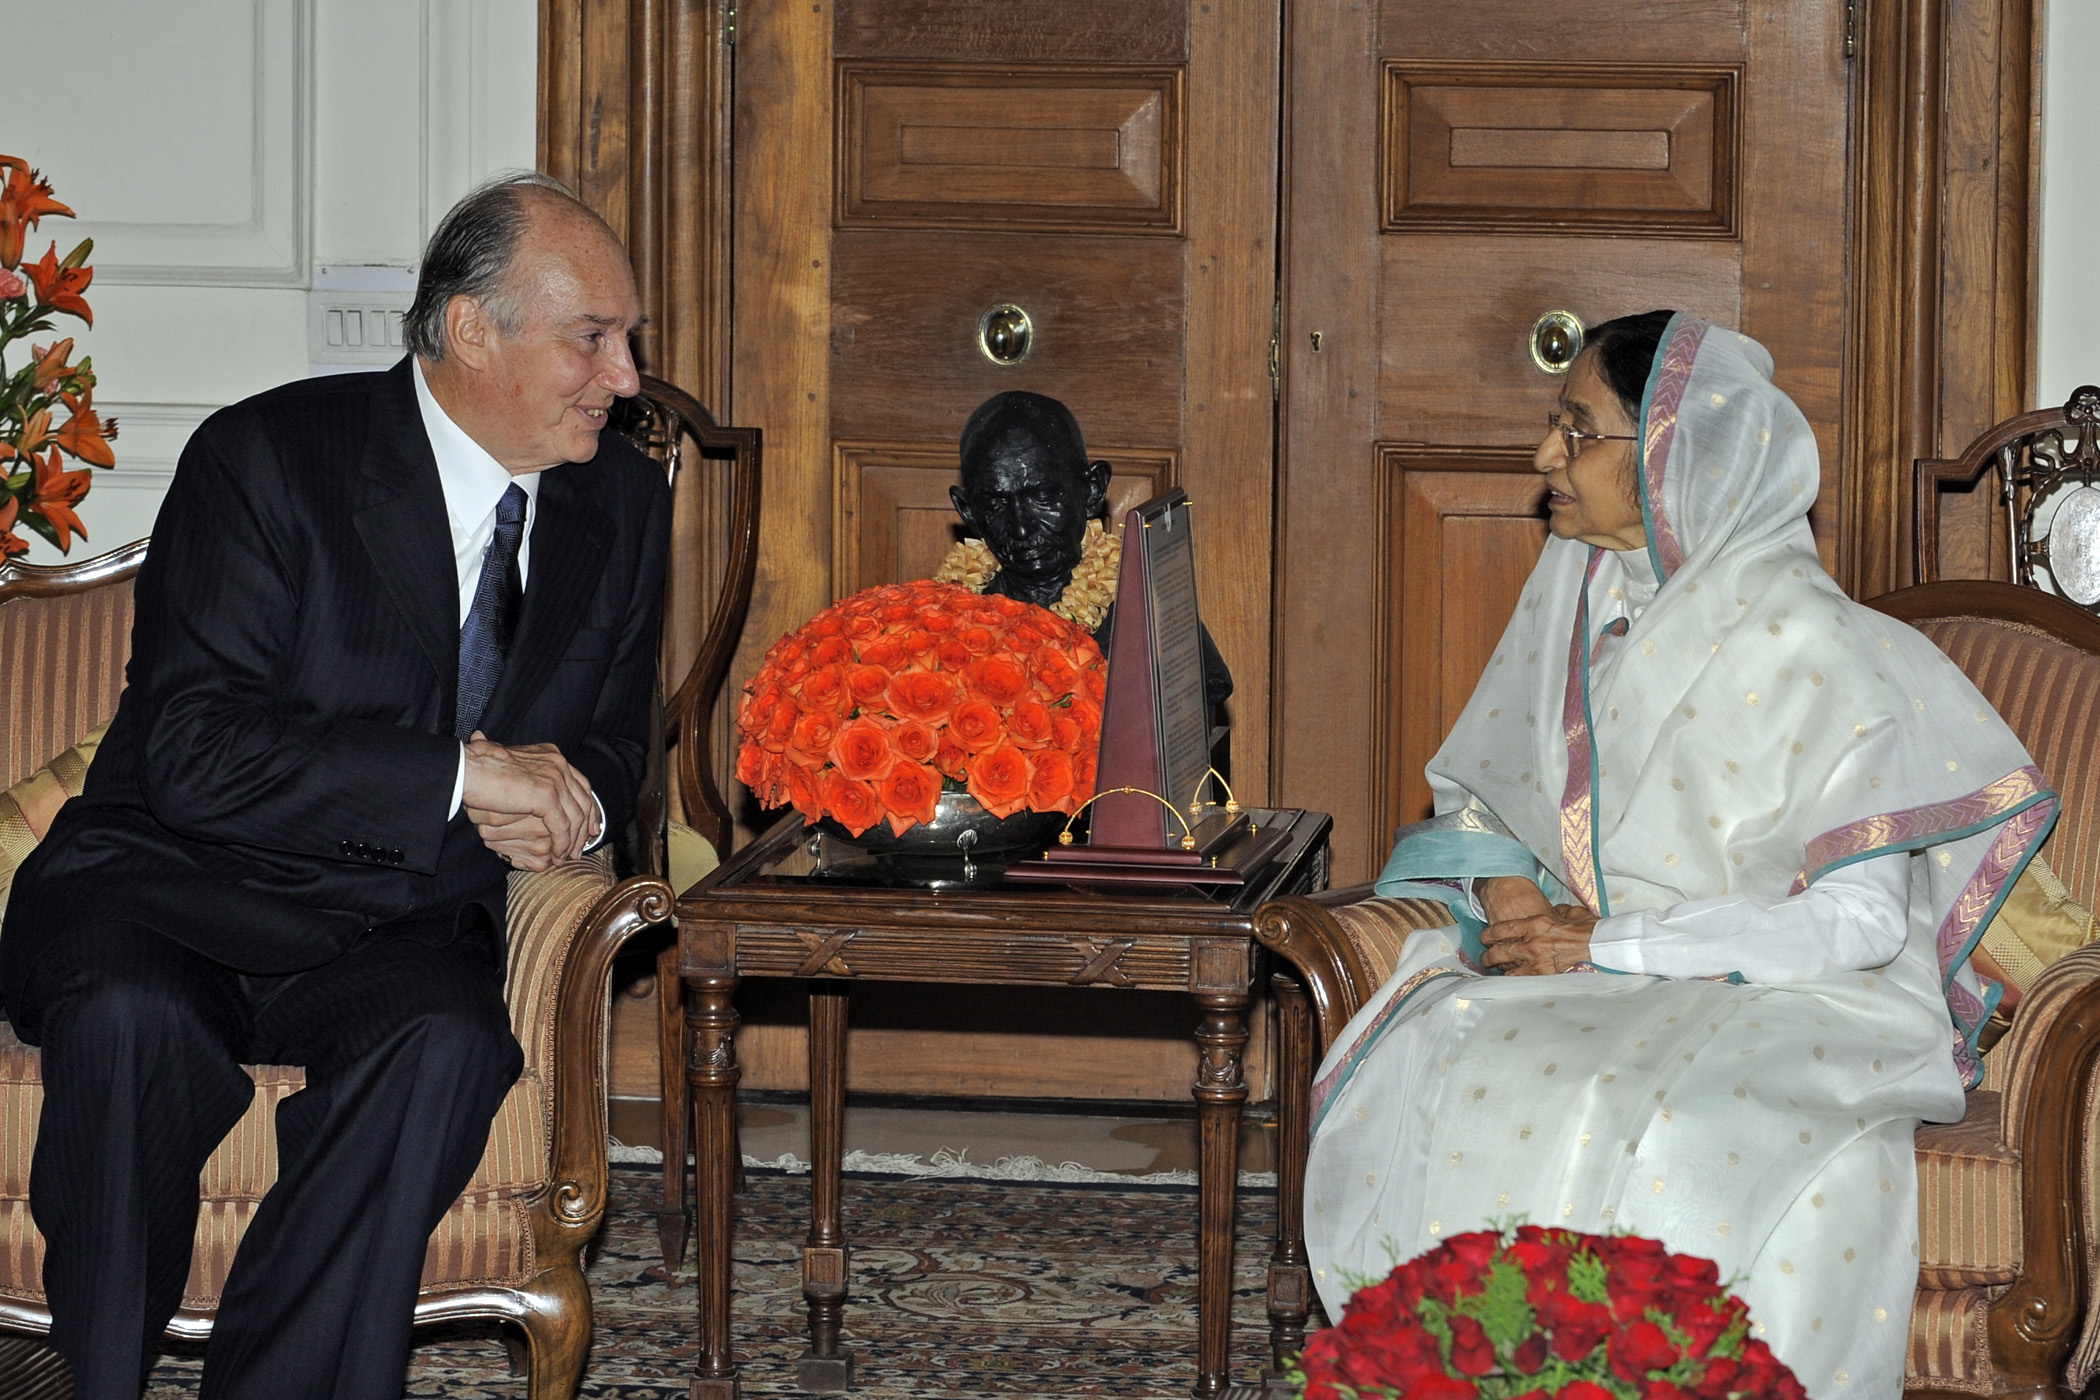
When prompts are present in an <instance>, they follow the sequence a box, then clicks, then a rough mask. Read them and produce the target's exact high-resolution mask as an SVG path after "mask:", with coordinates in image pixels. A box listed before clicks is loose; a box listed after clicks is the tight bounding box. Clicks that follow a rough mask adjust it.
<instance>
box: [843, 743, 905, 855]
mask: <svg viewBox="0 0 2100 1400" xmlns="http://www.w3.org/2000/svg"><path fill="white" fill-rule="evenodd" d="M831 761H832V762H833V763H836V764H837V765H838V766H839V771H840V772H841V773H843V774H845V775H846V776H847V777H849V778H851V779H853V780H854V781H855V782H880V781H881V780H882V775H883V774H885V773H887V772H889V771H890V765H891V764H892V763H895V762H896V761H897V755H896V754H895V753H893V752H892V751H891V749H890V736H889V731H888V730H886V729H884V728H883V727H882V726H881V725H879V724H877V723H876V722H875V721H874V720H872V719H865V718H863V719H857V720H855V721H853V723H851V724H849V725H847V726H846V727H845V728H844V729H841V730H840V731H839V732H838V737H837V738H836V739H834V740H832V742H831ZM854 834H855V835H858V834H859V833H858V832H856V833H854Z"/></svg>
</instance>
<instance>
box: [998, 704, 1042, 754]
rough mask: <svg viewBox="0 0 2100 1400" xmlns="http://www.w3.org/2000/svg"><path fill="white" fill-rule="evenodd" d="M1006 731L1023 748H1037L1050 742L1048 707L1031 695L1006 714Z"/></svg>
mask: <svg viewBox="0 0 2100 1400" xmlns="http://www.w3.org/2000/svg"><path fill="white" fill-rule="evenodd" d="M1006 733H1007V735H1008V737H1010V738H1011V739H1012V740H1013V741H1014V742H1015V743H1017V744H1019V745H1020V746H1021V747H1022V748H1024V749H1039V748H1041V747H1043V745H1045V744H1047V743H1049V742H1050V738H1051V734H1052V725H1051V721H1050V707H1049V706H1048V705H1045V704H1044V703H1043V702H1042V701H1041V700H1039V699H1037V698H1036V697H1035V696H1033V695H1031V696H1028V697H1027V698H1025V699H1023V700H1022V701H1020V702H1019V703H1018V704H1016V705H1015V706H1014V707H1013V709H1012V710H1011V711H1009V712H1008V714H1007V716H1006Z"/></svg>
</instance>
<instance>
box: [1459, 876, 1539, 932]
mask: <svg viewBox="0 0 2100 1400" xmlns="http://www.w3.org/2000/svg"><path fill="white" fill-rule="evenodd" d="M1473 893H1475V894H1476V895H1478V896H1479V897H1480V907H1481V909H1482V910H1484V911H1485V912H1486V914H1487V921H1488V922H1489V923H1491V924H1499V923H1501V922H1503V921H1504V920H1505V919H1528V918H1531V917H1533V916H1534V915H1538V914H1550V913H1552V912H1553V901H1552V900H1550V899H1548V898H1546V892H1545V891H1544V890H1541V889H1540V888H1539V885H1538V881H1536V880H1529V879H1526V878H1525V877H1524V876H1522V875H1496V876H1492V877H1490V878H1488V879H1485V880H1479V881H1475V882H1474V885H1473Z"/></svg>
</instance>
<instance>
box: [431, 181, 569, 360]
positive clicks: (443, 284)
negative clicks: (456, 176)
mask: <svg viewBox="0 0 2100 1400" xmlns="http://www.w3.org/2000/svg"><path fill="white" fill-rule="evenodd" d="M536 192H537V193H536ZM547 196H553V197H555V198H557V199H560V200H564V201H567V202H568V203H571V204H574V205H575V206H576V208H577V209H579V210H581V211H583V212H584V213H587V214H591V217H592V218H596V217H597V215H596V214H594V213H591V210H590V207H589V206H588V205H586V204H584V203H583V202H582V201H581V200H578V199H577V198H576V196H575V195H574V194H572V193H571V192H570V190H569V187H568V186H567V185H564V184H563V183H562V182H561V181H559V180H557V179H555V178H554V177H553V176H551V175H542V174H540V173H538V172H537V171H531V170H516V171H510V172H508V173H506V174H502V175H498V176H496V177H495V178H494V179H492V180H489V181H486V182H485V183H483V184H481V185H479V186H477V187H475V189H474V190H473V191H471V192H470V193H469V194H468V195H467V196H466V198H464V199H462V200H460V202H459V203H457V204H455V205H453V206H452V208H451V210H450V211H448V212H447V213H446V215H445V217H444V218H443V219H442V220H440V221H439V222H438V226H437V232H436V233H433V234H432V235H431V236H430V246H429V247H428V248H427V249H425V250H424V253H423V270H422V272H421V274H420V275H418V277H417V278H416V299H415V301H414V302H413V303H412V304H411V305H410V306H409V308H408V316H407V318H406V319H405V320H404V321H403V322H402V325H401V338H402V341H403V343H405V344H406V345H407V347H408V351H409V353H410V354H412V355H420V356H421V357H422V358H424V359H426V360H429V361H430V362H431V363H433V364H435V363H438V362H439V361H442V360H443V359H444V358H445V308H446V307H447V306H449V305H450V304H451V302H452V298H454V297H460V296H464V297H472V298H474V300H476V301H478V302H480V303H481V309H482V311H483V312H484V313H486V314H487V316H488V318H489V320H490V321H492V322H494V323H495V326H496V329H497V330H498V331H500V332H502V333H503V334H504V335H506V336H512V335H516V334H517V333H518V329H519V327H521V326H522V325H524V323H525V307H524V303H523V299H522V298H521V297H520V296H519V294H518V293H519V290H520V289H518V288H514V287H512V286H510V285H509V283H510V266H511V263H512V261H513V260H514V259H515V258H516V256H517V252H518V243H519V241H520V240H521V239H522V238H523V237H524V234H525V228H526V225H527V224H528V223H529V222H530V221H531V204H532V201H533V199H534V198H535V197H537V198H546V197H547Z"/></svg>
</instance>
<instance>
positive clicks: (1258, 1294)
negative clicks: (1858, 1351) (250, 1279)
mask: <svg viewBox="0 0 2100 1400" xmlns="http://www.w3.org/2000/svg"><path fill="white" fill-rule="evenodd" d="M656 1179H657V1178H656V1176H655V1174H654V1172H652V1171H644V1170H635V1169H631V1168H619V1169H615V1171H614V1172H613V1183H614V1184H613V1191H614V1196H613V1206H612V1211H611V1213H610V1217H609V1220H608V1224H607V1227H606V1231H605V1234H604V1235H603V1237H602V1238H601V1240H600V1243H599V1248H598V1252H597V1258H596V1261H595V1263H594V1264H593V1266H592V1268H591V1273H590V1277H591V1286H592V1289H593V1294H594V1297H595V1298H596V1300H597V1335H596V1340H595V1342H594V1344H593V1346H592V1350H591V1360H590V1365H589V1368H588V1370H587V1371H586V1372H585V1377H584V1383H583V1389H582V1392H581V1394H582V1395H584V1396H592V1397H599V1398H600V1400H685V1397H686V1394H687V1390H686V1384H687V1377H688V1375H689V1373H690V1370H689V1368H690V1367H691V1364H692V1357H693V1345H692V1329H693V1309H694V1307H695V1301H694V1291H693V1278H692V1274H691V1272H690V1259H689V1262H688V1271H687V1272H685V1273H684V1274H683V1275H682V1276H681V1277H680V1278H679V1279H677V1280H676V1281H675V1282H672V1281H668V1280H666V1278H665V1277H664V1271H663V1263H662V1260H661V1258H660V1257H659V1256H658V1254H657V1246H656V1226H655V1218H654V1217H653V1216H652V1215H650V1214H648V1209H649V1203H648V1195H647V1193H648V1191H649V1189H650V1188H651V1186H652V1185H653V1184H654V1183H655V1181H656ZM747 1182H748V1186H747V1189H746V1191H745V1193H744V1194H743V1195H742V1196H740V1197H738V1198H737V1214H738V1232H737V1245H736V1289H737V1294H736V1300H735V1337H736V1343H737V1354H738V1358H739V1360H740V1362H741V1364H742V1367H743V1391H744V1394H745V1395H747V1396H765V1395H799V1394H802V1393H803V1392H801V1391H800V1390H799V1389H798V1388H797V1386H796V1383H795V1359H796V1357H797V1356H799V1355H800V1354H801V1351H802V1334H801V1327H802V1321H803V1308H802V1293H801V1284H800V1279H799V1272H798V1271H799V1265H800V1258H801V1253H800V1251H801V1240H802V1235H803V1232H804V1231H805V1230H806V1229H807V1226H808V1218H807V1214H806V1212H807V1210H808V1205H809V1181H808V1178H807V1177H796V1176H784V1175H780V1174H777V1173H771V1172H758V1171H753V1172H750V1173H749V1174H748V1177H747ZM1274 1207H1275V1195H1274V1193H1273V1192H1263V1191H1255V1190H1242V1192H1241V1200H1240V1230H1239V1237H1240V1243H1239V1255H1238V1259H1237V1268H1236V1270H1235V1279H1234V1298H1233V1328H1234V1336H1233V1347H1232V1359H1233V1362H1234V1366H1233V1378H1234V1379H1235V1380H1238V1381H1251V1380H1254V1379H1255V1378H1256V1375H1257V1373H1258V1371H1259V1368H1260V1367H1261V1365H1262V1364H1263V1362H1264V1358H1265V1356H1266V1346H1267V1335H1268V1334H1267V1329H1268V1321H1267V1318H1266V1315H1265V1314H1264V1312H1263V1295H1262V1290H1263V1285H1264V1279H1263V1270H1264V1268H1265V1263H1266V1260H1267V1257H1268V1232H1269V1231H1270V1230H1271V1229H1272V1228H1273V1220H1274V1216H1273V1211H1274ZM845 1210H846V1230H847V1238H848V1240H849V1241H850V1242H851V1243H852V1245H853V1255H852V1270H853V1273H852V1292H851V1293H850V1295H849V1296H848V1298H847V1302H846V1337H847V1341H848V1343H849V1344H850V1345H851V1346H853V1347H854V1349H855V1350H856V1352H857V1353H858V1356H857V1360H856V1368H855V1375H854V1386H853V1389H852V1390H851V1391H850V1392H849V1394H850V1396H852V1397H854V1400H901V1397H905V1396H911V1397H918V1398H921V1400H951V1398H952V1400H964V1397H978V1396H986V1395H1053V1394H1054V1395H1103V1396H1186V1395H1187V1394H1188V1391H1189V1386H1190V1384H1191V1383H1192V1382H1193V1381H1194V1379H1195V1360H1194V1356H1195V1319H1196V1264H1195V1254H1196V1194H1195V1191H1194V1190H1193V1189H1191V1188H1188V1187H1144V1186H1136V1187H1115V1186H1096V1185H1066V1184H1058V1185H1031V1184H1017V1183H1014V1182H1006V1181H974V1180H927V1179H914V1178H908V1177H895V1176H856V1177H849V1178H848V1179H847V1181H846V1188H845ZM418 1340H419V1341H421V1342H422V1343H423V1344H422V1345H420V1346H419V1347H418V1348H417V1350H416V1353H415V1358H414V1361H413V1363H412V1365H411V1367H410V1370H409V1381H408V1391H407V1394H408V1396H409V1397H412V1398H413V1400H512V1398H513V1397H520V1398H521V1397H523V1396H524V1394H525V1384H524V1381H523V1379H522V1378H519V1377H513V1376H512V1375H511V1374H510V1370H509V1364H508V1358H507V1355H506V1353H505V1350H504V1347H503V1345H502V1342H501V1340H500V1333H499V1332H498V1331H496V1330H494V1329H487V1330H482V1329H466V1328H461V1329H454V1330H450V1331H447V1332H445V1333H443V1334H439V1333H438V1332H436V1331H431V1332H428V1333H423V1334H419V1336H418ZM200 1357H201V1353H198V1352H190V1353H187V1354H179V1355H169V1356H164V1357H163V1358H162V1360H161V1362H160V1364H159V1365H158V1366H157V1367H156V1368H155V1369H154V1372H153V1378H152V1383H151V1384H150V1385H149V1386H148V1387H147V1390H146V1395H147V1397H148V1400H191V1397H194V1396H195V1395H196V1393H197V1377H198V1370H199V1366H200V1364H201V1360H200Z"/></svg>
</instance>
